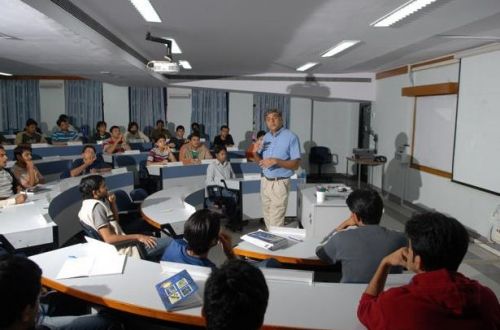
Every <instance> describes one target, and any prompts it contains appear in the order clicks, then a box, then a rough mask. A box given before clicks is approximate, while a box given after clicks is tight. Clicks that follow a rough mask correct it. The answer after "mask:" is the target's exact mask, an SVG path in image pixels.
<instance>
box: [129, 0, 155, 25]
mask: <svg viewBox="0 0 500 330" xmlns="http://www.w3.org/2000/svg"><path fill="white" fill-rule="evenodd" d="M130 2H132V4H133V5H134V7H135V9H137V11H138V12H139V14H141V16H142V17H143V18H144V19H145V20H146V21H147V22H151V23H161V18H160V16H158V13H157V12H156V10H155V9H154V7H153V5H152V4H151V2H149V0H130Z"/></svg>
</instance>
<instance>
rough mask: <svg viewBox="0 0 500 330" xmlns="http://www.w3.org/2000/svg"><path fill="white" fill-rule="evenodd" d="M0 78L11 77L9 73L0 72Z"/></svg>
mask: <svg viewBox="0 0 500 330" xmlns="http://www.w3.org/2000/svg"><path fill="white" fill-rule="evenodd" d="M0 76H8V77H10V76H12V74H11V73H5V72H0Z"/></svg>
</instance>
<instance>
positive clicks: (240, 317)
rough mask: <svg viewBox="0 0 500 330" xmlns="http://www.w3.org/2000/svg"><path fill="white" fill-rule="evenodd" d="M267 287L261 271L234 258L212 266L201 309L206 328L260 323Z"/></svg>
mask: <svg viewBox="0 0 500 330" xmlns="http://www.w3.org/2000/svg"><path fill="white" fill-rule="evenodd" d="M268 300H269V289H268V287H267V284H266V279H265V278H264V275H263V274H262V271H261V270H260V269H259V268H257V267H254V266H252V265H251V264H249V263H247V262H245V261H243V260H238V259H233V260H228V261H226V262H225V263H224V264H223V265H222V266H221V267H220V268H219V269H213V270H212V272H211V274H210V276H209V277H208V279H207V282H206V283H205V291H204V293H203V307H202V310H201V313H202V315H203V317H204V318H205V320H206V323H207V329H209V330H232V329H242V330H257V329H260V328H261V327H262V324H263V323H264V315H265V313H266V309H267V304H268Z"/></svg>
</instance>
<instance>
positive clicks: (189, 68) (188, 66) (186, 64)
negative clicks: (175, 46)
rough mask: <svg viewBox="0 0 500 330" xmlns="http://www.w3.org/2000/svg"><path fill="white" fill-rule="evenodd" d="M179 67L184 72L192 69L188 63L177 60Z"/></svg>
mask: <svg viewBox="0 0 500 330" xmlns="http://www.w3.org/2000/svg"><path fill="white" fill-rule="evenodd" d="M179 65H180V66H182V68H184V69H186V70H191V69H192V67H191V64H189V62H188V61H184V60H179Z"/></svg>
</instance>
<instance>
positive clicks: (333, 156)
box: [332, 154, 339, 165]
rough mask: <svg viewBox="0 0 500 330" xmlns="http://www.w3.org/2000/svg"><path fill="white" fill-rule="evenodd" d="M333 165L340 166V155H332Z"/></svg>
mask: <svg viewBox="0 0 500 330" xmlns="http://www.w3.org/2000/svg"><path fill="white" fill-rule="evenodd" d="M332 164H333V165H338V164H339V155H337V154H332Z"/></svg>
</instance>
